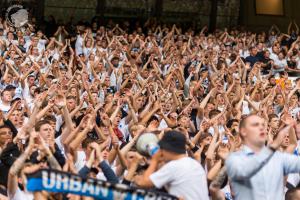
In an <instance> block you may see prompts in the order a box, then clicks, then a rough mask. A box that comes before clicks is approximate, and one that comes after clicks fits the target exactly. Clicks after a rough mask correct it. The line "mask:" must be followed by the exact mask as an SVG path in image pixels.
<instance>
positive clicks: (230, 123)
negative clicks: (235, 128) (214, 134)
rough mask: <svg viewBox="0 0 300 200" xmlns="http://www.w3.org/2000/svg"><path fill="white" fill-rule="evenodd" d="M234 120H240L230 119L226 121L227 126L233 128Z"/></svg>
mask: <svg viewBox="0 0 300 200" xmlns="http://www.w3.org/2000/svg"><path fill="white" fill-rule="evenodd" d="M234 122H239V120H237V119H230V120H228V122H227V123H226V127H227V128H231V127H232V125H233V123H234Z"/></svg>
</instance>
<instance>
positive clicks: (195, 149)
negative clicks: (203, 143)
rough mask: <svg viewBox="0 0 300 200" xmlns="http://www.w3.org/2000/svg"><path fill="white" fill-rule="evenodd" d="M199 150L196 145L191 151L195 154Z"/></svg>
mask: <svg viewBox="0 0 300 200" xmlns="http://www.w3.org/2000/svg"><path fill="white" fill-rule="evenodd" d="M198 150H199V147H197V146H196V145H195V146H194V148H192V149H191V151H192V152H193V153H196V152H197V151H198Z"/></svg>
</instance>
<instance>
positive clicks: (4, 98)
mask: <svg viewBox="0 0 300 200" xmlns="http://www.w3.org/2000/svg"><path fill="white" fill-rule="evenodd" d="M11 100H12V96H11V92H10V91H4V92H3V96H2V101H4V102H11Z"/></svg>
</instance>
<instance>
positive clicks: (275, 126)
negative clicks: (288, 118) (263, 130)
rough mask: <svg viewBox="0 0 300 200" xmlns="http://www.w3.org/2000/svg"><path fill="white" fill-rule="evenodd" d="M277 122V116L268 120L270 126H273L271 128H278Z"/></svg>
mask: <svg viewBox="0 0 300 200" xmlns="http://www.w3.org/2000/svg"><path fill="white" fill-rule="evenodd" d="M279 122H280V121H279V118H277V117H274V118H272V119H271V121H270V127H271V128H273V129H278V127H279Z"/></svg>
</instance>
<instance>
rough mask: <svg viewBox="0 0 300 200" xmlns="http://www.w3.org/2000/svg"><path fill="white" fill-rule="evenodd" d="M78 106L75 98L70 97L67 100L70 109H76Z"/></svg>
mask: <svg viewBox="0 0 300 200" xmlns="http://www.w3.org/2000/svg"><path fill="white" fill-rule="evenodd" d="M75 107H76V102H75V100H74V99H68V100H67V108H68V110H74V109H75Z"/></svg>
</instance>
